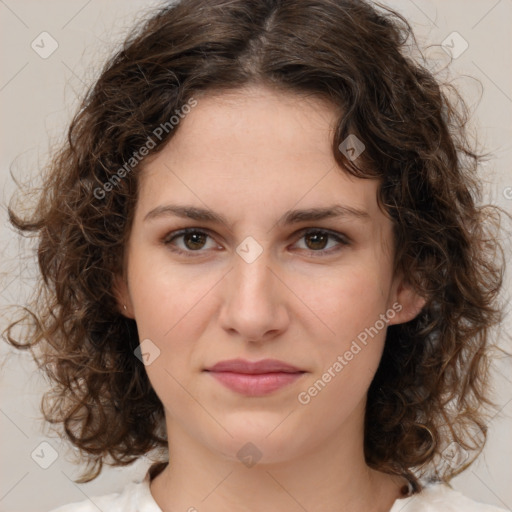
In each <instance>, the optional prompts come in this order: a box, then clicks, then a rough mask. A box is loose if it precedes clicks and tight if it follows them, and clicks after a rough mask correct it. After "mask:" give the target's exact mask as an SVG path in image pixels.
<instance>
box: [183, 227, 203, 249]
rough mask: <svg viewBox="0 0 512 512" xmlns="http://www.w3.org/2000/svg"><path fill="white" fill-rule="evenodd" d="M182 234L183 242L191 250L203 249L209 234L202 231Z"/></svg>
mask: <svg viewBox="0 0 512 512" xmlns="http://www.w3.org/2000/svg"><path fill="white" fill-rule="evenodd" d="M182 236H183V243H184V244H185V246H186V247H187V248H188V249H191V250H196V249H201V248H202V247H203V245H204V244H205V243H206V239H207V238H208V235H206V234H205V233H202V232H200V231H195V232H192V233H185V234H184V235H182Z"/></svg>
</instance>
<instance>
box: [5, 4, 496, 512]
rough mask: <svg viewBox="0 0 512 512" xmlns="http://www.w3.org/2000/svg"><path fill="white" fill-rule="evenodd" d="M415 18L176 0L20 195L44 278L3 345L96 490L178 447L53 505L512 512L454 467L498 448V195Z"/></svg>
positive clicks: (104, 80) (129, 47) (150, 510)
mask: <svg viewBox="0 0 512 512" xmlns="http://www.w3.org/2000/svg"><path fill="white" fill-rule="evenodd" d="M409 36H411V31H410V28H409V26H408V24H407V22H406V21H405V20H404V19H403V18H401V17H400V16H399V15H398V14H396V13H393V12H392V11H388V10H383V9H377V7H374V6H372V5H370V4H369V3H367V2H363V1H361V0H317V1H314V2H313V1H311V2H310V1H304V2H285V1H278V0H264V1H260V2H248V1H246V0H229V1H228V0H219V1H217V0H216V1H215V2H211V1H206V0H183V1H181V2H179V3H178V4H176V5H169V6H166V7H164V8H162V9H161V10H160V11H159V12H158V13H157V14H155V16H153V17H152V18H151V19H150V20H149V21H148V22H147V23H146V24H145V25H144V26H143V27H141V29H140V30H139V31H137V32H136V33H134V34H133V35H132V36H131V37H130V38H129V39H128V40H127V41H126V43H125V45H124V47H123V49H122V50H121V51H120V52H119V53H118V54H116V55H115V56H114V57H113V58H112V59H111V60H110V61H109V62H108V63H107V65H106V66H105V68H104V70H103V72H102V74H101V76H100V78H99V79H98V81H97V83H96V84H95V85H94V87H93V88H92V89H91V91H90V93H89V94H88V95H87V97H86V98H85V99H84V102H83V105H82V108H81V109H80V111H79V112H78V113H77V115H76V117H75V119H74V120H73V122H72V124H71V127H70V130H69V137H68V143H67V144H66V146H64V147H63V148H62V150H61V151H60V152H59V153H58V154H56V155H55V158H54V160H53V161H52V163H51V165H50V172H49V174H48V178H47V181H46V183H45V187H44V190H43V193H42V194H41V198H40V202H39V204H38V206H37V208H36V209H35V211H34V215H33V218H29V219H23V218H21V217H20V216H18V215H17V214H16V212H14V211H11V220H12V222H13V224H14V225H15V226H16V227H17V228H18V229H20V230H22V231H34V232H35V233H37V234H38V236H39V252H38V254H39V265H40V270H41V274H42V281H41V288H40V291H39V294H38V296H37V297H36V298H35V302H34V305H33V308H32V309H33V315H32V316H30V314H29V316H28V318H31V319H32V331H31V332H30V335H29V339H23V340H16V339H15V338H14V335H13V334H9V340H10V341H11V343H13V344H15V345H16V346H18V347H20V348H23V347H25V348H27V347H31V348H32V347H38V348H39V349H40V350H39V353H38V354H37V355H36V354H35V356H36V357H37V360H38V362H39V364H40V366H41V368H43V369H44V371H45V372H47V374H48V375H49V377H50V378H51V379H52V380H53V383H54V389H53V390H52V393H49V394H48V395H47V396H46V397H45V399H46V401H45V407H44V409H45V410H44V412H45V416H46V419H47V420H48V421H50V422H53V423H57V424H62V425H63V426H64V429H65V432H66V435H67V436H68V438H69V440H70V441H71V442H72V443H73V444H74V445H75V446H76V447H78V448H79V449H80V450H81V452H82V453H83V454H84V456H86V457H87V460H88V461H89V462H90V464H91V466H92V467H91V469H90V470H89V471H87V472H86V473H85V474H84V476H83V478H82V479H81V480H80V481H82V482H85V481H90V480H92V479H94V478H95V477H96V476H98V474H99V473H100V471H101V468H102V464H103V463H105V462H106V463H108V464H113V465H126V464H129V463H131V462H133V461H134V460H136V459H137V458H139V457H141V456H144V455H145V454H147V453H149V452H150V451H151V450H152V449H160V450H162V451H163V452H164V456H163V460H162V461H160V462H158V463H156V464H154V465H153V466H152V467H151V469H150V471H149V472H148V474H147V475H146V476H145V478H144V480H143V481H142V482H137V483H132V484H130V485H128V486H127V487H126V488H125V490H124V491H123V492H122V493H116V494H111V495H107V496H103V497H96V498H95V499H93V500H86V501H84V502H82V503H79V504H70V505H66V506H63V507H61V508H59V509H57V511H58V512H78V511H89V510H96V509H97V508H100V509H101V510H104V511H107V510H109V511H110V510H123V511H127V510H130V511H131V510H133V511H135V510H144V511H147V512H157V511H163V512H168V511H173V510H201V511H203V510H204V511H217V510H226V509H231V510H247V511H260V510H269V509H272V510H286V511H295V510H297V511H299V510H308V511H310V512H312V511H316V510H351V511H354V512H359V511H366V512H367V511H379V512H387V511H391V512H397V511H398V510H428V511H434V510H436V511H437V510H443V511H444V510H464V511H481V512H483V511H495V510H498V509H496V508H494V507H490V506H486V505H482V504H478V503H475V502H473V501H471V500H469V499H468V498H465V497H463V496H462V495H460V494H459V493H457V492H455V491H453V490H452V489H450V488H449V487H448V486H447V485H445V483H446V482H448V481H449V479H450V478H451V477H452V476H454V475H455V474H458V473H459V472H460V471H462V470H463V469H465V468H466V467H467V466H468V465H469V464H470V463H471V462H472V460H473V459H474V457H475V456H476V455H477V454H478V452H479V451H480V450H481V448H482V447H483V443H484V440H485V432H486V420H485V415H484V410H483V409H482V406H484V405H486V404H489V403H490V401H489V397H488V376H487V357H488V355H489V351H490V348H491V339H490V333H491V329H492V327H493V326H495V325H496V324H497V323H498V322H499V321H500V318H501V317H500V310H499V308H498V305H497V297H498V293H499V290H500V287H501V284H502V272H503V266H502V264H501V263H500V262H499V261H497V260H496V259H495V256H496V252H497V251H499V249H500V247H499V245H498V244H497V243H492V242H490V241H489V240H490V239H492V238H491V237H490V234H491V230H492V229H493V226H495V225H496V224H497V222H498V213H497V212H496V210H495V209H492V208H490V207H487V208H484V207H480V206H479V205H478V204H477V203H476V200H475V197H476V194H477V193H478V190H479V184H478V179H477V176H476V172H475V171H476V167H477V164H478V161H479V155H477V154H476V153H475V152H473V151H472V149H471V148H470V147H469V145H468V143H467V141H466V139H465V118H464V112H463V111H462V112H461V111H457V110H455V108H454V107H453V106H452V104H451V103H450V101H449V100H448V97H447V95H446V94H445V93H444V92H443V90H442V88H441V87H440V84H439V83H438V82H437V81H436V79H435V78H434V77H433V76H432V75H431V74H430V73H429V72H428V71H427V70H426V69H424V68H422V67H421V66H420V65H418V64H416V63H414V62H413V61H412V60H410V58H408V57H406V56H405V52H406V49H407V40H408V37H409ZM34 353H35V351H34ZM166 450H168V454H167V457H166V456H165V452H166ZM57 511H55V512H57Z"/></svg>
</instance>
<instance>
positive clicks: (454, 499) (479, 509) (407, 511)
mask: <svg viewBox="0 0 512 512" xmlns="http://www.w3.org/2000/svg"><path fill="white" fill-rule="evenodd" d="M398 511H400V512H506V511H505V509H502V508H498V507H495V506H492V505H486V504H484V503H478V502H477V501H474V500H472V499H470V498H468V497H466V496H464V495H463V494H462V493H460V492H459V491H456V490H454V489H452V488H451V487H449V486H448V485H445V484H431V485H428V486H426V487H425V488H424V489H423V490H422V491H421V492H420V493H418V494H415V495H413V496H410V497H408V498H404V499H400V500H397V501H396V502H395V504H394V505H393V507H392V508H391V510H390V511H389V512H398Z"/></svg>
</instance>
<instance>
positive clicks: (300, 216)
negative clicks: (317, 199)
mask: <svg viewBox="0 0 512 512" xmlns="http://www.w3.org/2000/svg"><path fill="white" fill-rule="evenodd" d="M167 216H176V217H181V218H184V219H193V220H198V221H202V222H214V223H215V222H216V223H221V224H225V225H226V226H229V225H230V224H229V222H228V221H227V219H226V218H225V217H224V216H223V215H221V214H220V213H216V212H214V211H212V210H209V209H206V208H199V207H197V206H191V205H190V206H189V205H175V204H166V205H161V206H157V207H156V208H154V209H153V210H151V211H150V212H148V213H147V214H146V216H145V217H144V222H145V221H148V220H153V219H156V218H159V217H167ZM343 217H349V218H353V219H358V220H362V221H368V220H370V215H369V214H368V212H366V211H364V210H360V209H358V208H354V207H352V206H345V205H341V204H334V205H331V206H326V207H322V208H307V209H304V210H288V211H287V212H285V213H284V215H283V216H282V217H281V218H280V219H279V221H278V222H277V224H278V225H280V226H284V225H290V224H298V223H300V222H307V221H318V220H324V219H331V218H343Z"/></svg>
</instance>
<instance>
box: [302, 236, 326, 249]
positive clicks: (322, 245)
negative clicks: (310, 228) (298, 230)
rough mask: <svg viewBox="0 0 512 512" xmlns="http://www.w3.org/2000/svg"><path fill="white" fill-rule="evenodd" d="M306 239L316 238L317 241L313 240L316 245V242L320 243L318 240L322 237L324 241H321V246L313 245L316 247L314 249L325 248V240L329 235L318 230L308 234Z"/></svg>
mask: <svg viewBox="0 0 512 512" xmlns="http://www.w3.org/2000/svg"><path fill="white" fill-rule="evenodd" d="M306 239H309V240H311V239H316V242H315V241H313V245H314V244H315V243H318V240H319V239H322V240H323V243H322V242H320V245H321V247H313V248H314V249H323V248H324V247H325V242H326V240H327V236H326V235H325V234H324V233H319V232H316V233H312V234H310V235H308V236H307V237H306Z"/></svg>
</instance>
